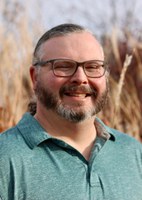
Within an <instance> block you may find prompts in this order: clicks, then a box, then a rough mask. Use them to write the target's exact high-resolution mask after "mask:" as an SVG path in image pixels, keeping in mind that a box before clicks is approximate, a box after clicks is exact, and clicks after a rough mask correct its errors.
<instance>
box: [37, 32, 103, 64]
mask: <svg viewBox="0 0 142 200" xmlns="http://www.w3.org/2000/svg"><path fill="white" fill-rule="evenodd" d="M41 53H42V57H43V58H45V59H55V58H69V59H74V60H75V59H76V60H78V61H84V60H91V59H100V60H102V59H103V57H104V56H103V50H102V47H101V45H100V44H99V42H98V41H97V40H96V38H95V37H94V36H93V35H92V34H91V33H90V32H87V31H86V32H85V31H84V32H80V33H70V34H67V35H64V36H58V37H54V38H51V39H49V40H47V41H46V42H45V43H44V44H42V46H41Z"/></svg>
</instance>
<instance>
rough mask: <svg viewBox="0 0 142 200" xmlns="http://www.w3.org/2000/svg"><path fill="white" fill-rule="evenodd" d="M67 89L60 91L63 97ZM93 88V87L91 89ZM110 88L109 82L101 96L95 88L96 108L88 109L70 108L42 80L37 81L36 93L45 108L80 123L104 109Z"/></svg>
mask: <svg viewBox="0 0 142 200" xmlns="http://www.w3.org/2000/svg"><path fill="white" fill-rule="evenodd" d="M67 88H69V87H67ZM74 88H77V86H74ZM82 88H83V87H82ZM65 90H66V87H63V88H61V90H60V91H59V94H60V96H61V97H62V96H63V94H64V91H65ZM92 90H93V89H91V91H92ZM108 90H109V87H108V84H107V87H106V90H105V91H104V93H103V94H102V95H101V96H98V94H97V92H96V91H94V90H93V92H94V95H93V98H94V101H95V106H94V108H90V109H89V110H88V111H75V110H74V109H73V108H70V107H69V106H68V105H65V104H63V103H61V102H59V101H58V99H57V97H56V95H54V94H53V92H51V91H50V90H49V89H47V88H44V87H43V86H42V84H41V82H40V81H38V83H37V87H36V89H35V94H36V96H37V98H38V100H39V101H40V102H41V103H42V105H43V106H44V107H45V109H47V110H49V109H51V110H53V111H54V112H56V113H57V114H58V115H59V116H61V117H62V118H64V119H66V120H68V121H71V122H74V123H79V122H82V121H83V120H86V119H89V118H91V117H92V116H94V115H96V114H97V113H98V112H100V111H101V110H102V109H103V107H104V105H105V104H106V102H107V98H108ZM77 106H78V107H79V106H81V105H79V104H78V105H77Z"/></svg>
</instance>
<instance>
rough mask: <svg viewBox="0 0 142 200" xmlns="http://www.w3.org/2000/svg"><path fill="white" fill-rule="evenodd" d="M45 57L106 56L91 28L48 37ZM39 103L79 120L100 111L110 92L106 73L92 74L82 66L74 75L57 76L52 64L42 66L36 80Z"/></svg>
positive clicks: (47, 58)
mask: <svg viewBox="0 0 142 200" xmlns="http://www.w3.org/2000/svg"><path fill="white" fill-rule="evenodd" d="M42 52H43V55H42V59H41V60H42V61H46V60H51V59H71V60H75V61H78V62H84V61H88V60H104V57H103V52H102V49H101V47H100V45H99V44H98V42H97V41H96V40H95V38H94V37H93V36H92V35H91V34H90V33H88V32H84V33H72V34H70V35H67V36H62V37H55V38H52V39H49V40H48V41H47V42H46V43H45V44H44V45H43V46H42ZM34 89H35V93H36V95H37V99H38V106H41V105H42V106H44V108H45V109H46V110H47V112H48V110H49V109H50V110H52V112H54V113H55V114H56V115H59V116H60V117H62V118H64V119H66V120H69V121H72V122H80V121H82V120H84V119H88V118H90V117H92V116H94V115H95V114H96V113H98V112H99V111H100V110H101V109H102V108H103V106H104V104H105V102H106V98H107V93H108V86H107V81H106V76H105V75H104V76H102V77H100V78H89V77H87V76H86V75H85V73H84V71H83V68H82V67H79V68H78V69H77V71H76V73H75V74H74V75H73V76H71V77H56V76H55V75H54V74H53V71H52V69H51V64H49V65H48V66H46V67H41V69H40V70H39V73H38V77H37V80H36V82H35V83H34Z"/></svg>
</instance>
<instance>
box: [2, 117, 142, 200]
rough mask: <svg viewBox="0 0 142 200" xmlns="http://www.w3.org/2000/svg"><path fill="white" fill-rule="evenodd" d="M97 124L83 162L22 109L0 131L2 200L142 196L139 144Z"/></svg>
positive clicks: (118, 199)
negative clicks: (17, 117) (18, 117)
mask: <svg viewBox="0 0 142 200" xmlns="http://www.w3.org/2000/svg"><path fill="white" fill-rule="evenodd" d="M96 122H97V124H99V125H97V132H98V133H97V134H98V136H97V139H96V141H95V142H94V147H93V149H92V152H91V157H90V160H89V161H87V160H86V159H85V158H84V157H83V156H82V155H81V154H80V153H79V152H78V151H77V150H76V149H74V148H73V147H71V146H70V145H68V144H67V143H65V142H64V141H61V140H58V139H55V138H53V137H52V136H51V135H50V134H49V133H47V132H46V131H45V130H44V129H43V128H42V127H41V125H40V124H39V123H38V122H37V121H36V119H35V118H34V117H32V116H31V115H30V114H29V113H26V114H25V115H24V116H23V118H22V119H21V120H20V122H19V123H18V124H17V125H16V126H15V127H13V128H11V129H9V130H7V131H6V132H4V133H3V134H1V135H0V199H1V200H142V145H141V144H140V143H139V142H138V141H136V140H135V139H134V138H131V137H130V136H128V135H126V134H123V133H120V132H118V131H117V130H114V129H111V128H109V127H107V126H105V125H104V124H103V123H102V122H101V121H100V120H99V119H96ZM86 134H87V133H86Z"/></svg>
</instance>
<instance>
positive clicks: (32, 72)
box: [30, 66, 38, 89]
mask: <svg viewBox="0 0 142 200" xmlns="http://www.w3.org/2000/svg"><path fill="white" fill-rule="evenodd" d="M30 77H31V80H32V83H33V89H35V88H36V84H37V77H38V73H37V68H36V67H34V66H31V67H30Z"/></svg>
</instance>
